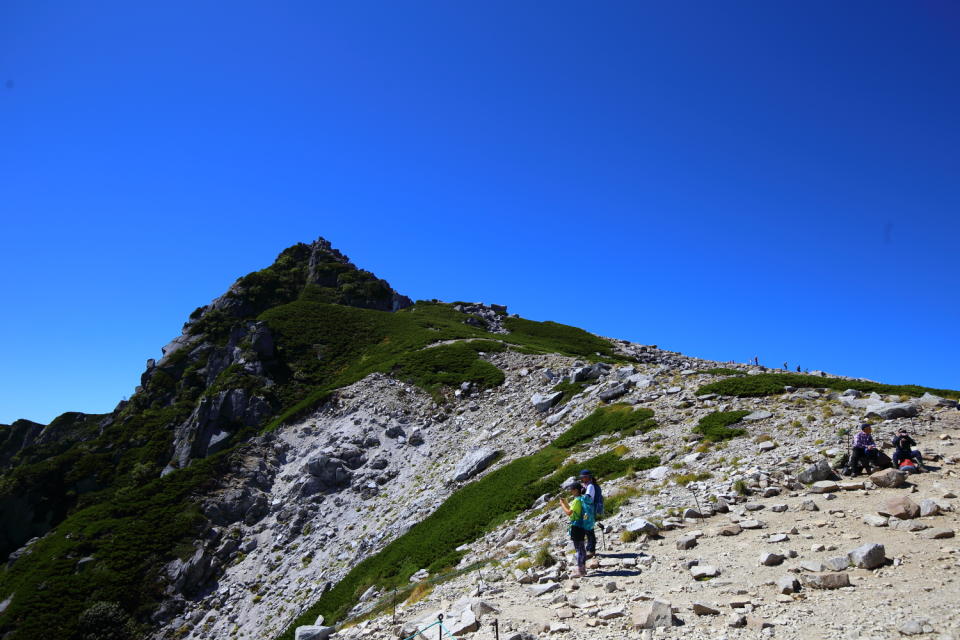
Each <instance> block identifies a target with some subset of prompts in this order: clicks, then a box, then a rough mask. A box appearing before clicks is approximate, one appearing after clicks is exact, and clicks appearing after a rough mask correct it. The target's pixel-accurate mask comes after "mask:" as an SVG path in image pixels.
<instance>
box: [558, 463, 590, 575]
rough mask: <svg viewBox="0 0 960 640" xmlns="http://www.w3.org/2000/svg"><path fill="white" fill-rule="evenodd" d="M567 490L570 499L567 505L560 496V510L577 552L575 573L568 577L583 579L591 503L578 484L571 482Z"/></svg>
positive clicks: (585, 573)
mask: <svg viewBox="0 0 960 640" xmlns="http://www.w3.org/2000/svg"><path fill="white" fill-rule="evenodd" d="M567 488H568V489H569V490H570V496H571V498H572V499H571V500H570V502H569V503H568V502H567V501H566V499H565V498H564V497H563V496H560V508H561V509H563V512H564V513H565V514H566V515H567V516H568V517H569V518H570V540H571V541H572V542H573V548H574V549H576V551H577V571H576V572H574V573H571V574H570V575H571V577H573V578H583V577H585V576H586V575H587V545H586V542H587V532H588V531H590V532H592V531H593V502H592V501H591V500H590V496H588V495H586V493H585V492H584V490H583V486H582V485H581V484H580V483H579V482H572V483H570V485H569V486H568V487H567Z"/></svg>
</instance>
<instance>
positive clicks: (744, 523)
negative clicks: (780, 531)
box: [740, 520, 763, 529]
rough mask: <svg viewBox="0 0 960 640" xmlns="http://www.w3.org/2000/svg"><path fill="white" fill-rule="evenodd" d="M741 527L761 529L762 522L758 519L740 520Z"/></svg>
mask: <svg viewBox="0 0 960 640" xmlns="http://www.w3.org/2000/svg"><path fill="white" fill-rule="evenodd" d="M740 528H741V529H762V528H763V523H762V522H760V521H759V520H741V521H740Z"/></svg>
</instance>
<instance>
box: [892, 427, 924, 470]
mask: <svg viewBox="0 0 960 640" xmlns="http://www.w3.org/2000/svg"><path fill="white" fill-rule="evenodd" d="M890 444H892V445H893V447H894V449H895V450H894V452H893V466H895V467H897V468H899V467H900V463H901V462H902V461H904V460H913V461H914V462H915V463H916V465H915V466H916V467H917V471H920V470H921V468H922V467H923V458H922V457H921V456H920V450H919V449H914V448H913V447H915V446H917V441H916V440H914V439H913V438H911V437H910V436H909V435H907V430H906V429H897V433H896V434H895V435H894V436H893V439H892V440H891V441H890Z"/></svg>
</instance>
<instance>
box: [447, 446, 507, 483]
mask: <svg viewBox="0 0 960 640" xmlns="http://www.w3.org/2000/svg"><path fill="white" fill-rule="evenodd" d="M497 453H498V452H497V451H494V450H493V449H490V448H487V447H481V448H480V449H474V450H473V451H471V452H470V453H468V454H467V455H466V456H464V457H463V458H462V459H461V460H460V462H459V463H457V468H456V469H454V470H453V481H454V482H463V481H465V480H469V479H470V478H472V477H473V476H475V475H477V474H478V473H480V472H481V471H483V470H484V469H486V468H487V467H488V466H490V463H491V462H493V461H494V460H495V459H496V457H497Z"/></svg>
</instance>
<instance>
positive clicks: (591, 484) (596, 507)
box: [580, 469, 603, 558]
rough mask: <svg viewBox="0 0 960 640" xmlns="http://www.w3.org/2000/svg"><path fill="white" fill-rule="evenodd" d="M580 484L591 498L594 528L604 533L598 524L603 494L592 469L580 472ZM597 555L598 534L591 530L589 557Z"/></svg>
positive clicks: (588, 533)
mask: <svg viewBox="0 0 960 640" xmlns="http://www.w3.org/2000/svg"><path fill="white" fill-rule="evenodd" d="M580 484H581V485H583V493H584V495H586V496H587V497H589V498H590V504H591V505H592V506H593V518H594V522H595V525H594V526H595V527H596V528H599V529H600V530H601V531H603V525H602V524H600V523H599V522H596V519H597V517H598V516H601V515H603V492H602V491H601V490H600V485H598V484H597V480H596V479H595V478H594V477H593V473H592V472H591V471H590V469H584V470H583V471H581V472H580ZM595 555H597V533H596V531H595V530H594V529H590V530H589V531H587V557H588V558H592V557H593V556H595Z"/></svg>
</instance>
